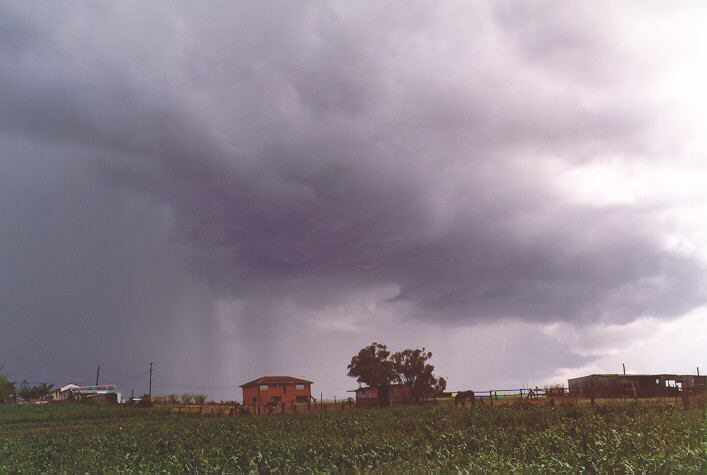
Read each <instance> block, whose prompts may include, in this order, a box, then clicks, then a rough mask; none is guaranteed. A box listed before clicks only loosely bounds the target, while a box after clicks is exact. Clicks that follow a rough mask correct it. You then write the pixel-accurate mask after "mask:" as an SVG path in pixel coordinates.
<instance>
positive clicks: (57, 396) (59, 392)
mask: <svg viewBox="0 0 707 475" xmlns="http://www.w3.org/2000/svg"><path fill="white" fill-rule="evenodd" d="M79 387H81V386H79V385H78V384H74V383H69V384H65V385H63V386H62V387H60V388H56V389H55V390H54V391H52V392H51V397H52V400H54V401H65V400H68V399H69V396H70V395H71V392H70V391H69V390H70V389H73V388H79Z"/></svg>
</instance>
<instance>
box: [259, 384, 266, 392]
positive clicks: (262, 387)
mask: <svg viewBox="0 0 707 475" xmlns="http://www.w3.org/2000/svg"><path fill="white" fill-rule="evenodd" d="M260 390H261V391H267V390H268V385H267V384H261V385H260Z"/></svg>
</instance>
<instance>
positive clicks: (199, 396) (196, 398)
mask: <svg viewBox="0 0 707 475" xmlns="http://www.w3.org/2000/svg"><path fill="white" fill-rule="evenodd" d="M194 402H195V403H197V404H198V405H200V406H203V405H204V402H206V394H195V395H194Z"/></svg>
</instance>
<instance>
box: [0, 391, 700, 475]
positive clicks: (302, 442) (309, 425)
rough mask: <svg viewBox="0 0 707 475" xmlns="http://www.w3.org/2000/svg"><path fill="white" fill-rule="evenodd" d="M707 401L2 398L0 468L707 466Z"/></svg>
mask: <svg viewBox="0 0 707 475" xmlns="http://www.w3.org/2000/svg"><path fill="white" fill-rule="evenodd" d="M706 438H707V424H706V423H705V414H704V411H703V410H700V409H692V410H689V411H686V410H684V409H682V408H679V407H673V406H667V405H653V406H644V405H639V404H627V405H624V404H621V405H611V404H609V405H603V406H596V407H557V408H549V407H488V406H484V407H475V408H473V409H469V408H466V409H461V408H453V407H404V408H389V409H370V410H363V409H361V410H346V411H335V412H314V413H310V414H298V415H280V416H270V417H255V416H247V417H198V416H180V415H176V414H172V413H171V412H170V411H169V409H167V408H153V409H136V408H120V407H111V406H107V407H96V406H83V405H79V404H75V405H44V406H0V472H16V471H29V470H32V471H57V470H66V471H83V472H85V471H97V470H111V471H113V470H146V471H157V470H169V471H175V472H182V471H192V472H193V471H216V470H218V471H233V472H242V471H258V472H268V471H305V472H311V471H342V470H345V471H352V470H353V471H357V470H358V471H378V472H390V471H396V472H399V471H443V472H447V471H478V470H497V471H504V472H505V471H519V470H532V471H538V470H545V471H547V470H552V471H566V472H577V471H585V470H593V471H600V472H606V471H618V472H628V471H647V472H657V471H665V470H670V471H677V472H685V471H691V472H700V473H705V472H706V471H707V441H706Z"/></svg>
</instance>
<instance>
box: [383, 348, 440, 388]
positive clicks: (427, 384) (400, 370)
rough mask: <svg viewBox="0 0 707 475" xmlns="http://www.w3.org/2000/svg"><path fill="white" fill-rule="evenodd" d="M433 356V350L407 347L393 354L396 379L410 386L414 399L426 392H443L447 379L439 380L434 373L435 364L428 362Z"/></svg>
mask: <svg viewBox="0 0 707 475" xmlns="http://www.w3.org/2000/svg"><path fill="white" fill-rule="evenodd" d="M430 358H432V352H431V351H425V348H424V347H423V348H422V349H419V348H418V349H414V350H411V349H409V348H408V349H405V350H403V351H399V352H397V353H395V354H394V355H393V356H392V360H393V368H394V370H395V380H396V381H397V382H398V383H401V384H404V385H406V386H407V387H409V388H410V395H411V396H412V399H413V400H414V401H419V400H420V399H422V398H423V397H424V396H425V395H426V394H434V393H437V392H442V391H443V390H444V389H445V388H446V386H447V381H446V380H445V379H444V378H439V380H438V379H437V378H436V377H435V376H434V374H432V372H433V371H434V369H435V368H434V366H432V365H431V364H429V363H427V361H428V360H429V359H430Z"/></svg>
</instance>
